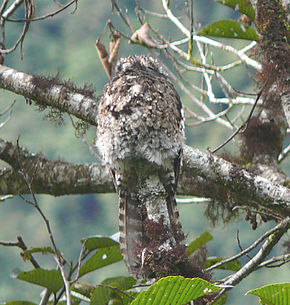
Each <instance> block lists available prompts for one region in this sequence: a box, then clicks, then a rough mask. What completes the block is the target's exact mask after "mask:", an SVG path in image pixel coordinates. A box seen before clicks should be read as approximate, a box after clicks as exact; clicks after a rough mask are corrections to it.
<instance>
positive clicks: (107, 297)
mask: <svg viewBox="0 0 290 305" xmlns="http://www.w3.org/2000/svg"><path fill="white" fill-rule="evenodd" d="M135 284H136V280H135V279H134V278H133V277H131V276H128V277H126V276H117V277H112V278H108V279H105V280H104V281H102V283H101V284H100V286H98V287H97V288H96V289H95V290H94V292H93V294H92V297H91V305H106V304H108V302H109V301H110V304H111V303H112V302H113V304H129V303H130V302H132V298H130V297H128V296H126V295H125V294H124V293H122V291H124V292H126V291H125V290H127V289H130V288H132V287H133V285H135ZM102 285H103V286H102ZM106 286H111V287H116V288H118V290H117V289H113V288H110V287H106ZM126 293H127V294H130V293H128V292H126Z"/></svg>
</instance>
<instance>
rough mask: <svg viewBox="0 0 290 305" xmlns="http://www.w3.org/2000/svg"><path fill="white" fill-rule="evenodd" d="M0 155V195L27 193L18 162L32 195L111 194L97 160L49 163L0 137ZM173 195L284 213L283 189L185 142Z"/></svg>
mask: <svg viewBox="0 0 290 305" xmlns="http://www.w3.org/2000/svg"><path fill="white" fill-rule="evenodd" d="M0 159H2V160H3V161H5V162H7V163H8V164H10V165H11V166H12V167H13V169H2V172H0V195H3V194H18V193H19V192H21V193H29V190H28V189H26V187H25V185H24V183H23V179H22V177H21V176H20V175H19V174H18V168H19V161H21V164H22V166H23V168H24V170H25V171H27V173H28V174H29V175H31V176H32V175H33V188H34V192H35V193H36V194H37V193H38V194H51V195H54V196H60V195H65V194H85V193H107V192H114V187H113V184H112V181H111V178H110V176H109V173H108V170H107V169H106V167H105V166H104V165H102V164H99V163H84V164H73V163H69V162H64V161H50V160H48V159H46V158H45V157H43V156H42V155H41V154H33V153H30V152H29V151H28V150H26V149H22V148H19V147H17V146H16V145H13V144H12V143H9V142H6V141H4V140H2V139H0ZM36 166H37V170H36V171H35V168H36ZM227 188H228V190H227ZM178 193H179V194H183V195H194V196H200V197H210V198H215V199H216V200H218V199H220V200H223V201H224V200H226V199H225V198H227V199H228V200H230V201H234V202H239V204H243V205H252V204H260V205H261V206H264V207H270V205H274V206H275V207H278V206H279V212H280V213H282V214H283V215H286V214H287V213H289V210H288V206H289V203H290V202H289V198H290V190H289V189H287V188H285V187H283V186H281V185H279V184H275V183H272V182H270V181H268V180H266V179H264V178H261V177H259V176H254V175H253V174H251V173H249V172H247V171H246V170H244V169H242V168H240V167H239V166H237V165H235V164H232V163H230V162H227V161H225V160H223V159H221V158H218V157H216V156H213V155H212V154H209V153H205V152H201V151H200V150H198V149H195V148H191V147H189V146H185V148H184V162H183V168H182V175H181V177H180V185H179V187H178ZM283 206H284V207H283Z"/></svg>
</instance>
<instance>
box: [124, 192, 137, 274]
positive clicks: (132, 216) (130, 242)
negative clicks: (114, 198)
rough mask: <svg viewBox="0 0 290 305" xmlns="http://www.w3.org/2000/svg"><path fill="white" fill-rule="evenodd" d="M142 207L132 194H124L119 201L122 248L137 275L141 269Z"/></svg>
mask: <svg viewBox="0 0 290 305" xmlns="http://www.w3.org/2000/svg"><path fill="white" fill-rule="evenodd" d="M142 226H143V225H142V215H141V208H140V207H138V205H137V202H136V201H134V200H132V199H131V196H130V194H126V195H124V197H123V198H120V202H119V231H120V249H121V253H122V255H123V258H124V262H125V264H126V265H127V267H128V268H129V273H131V274H133V275H136V274H137V273H138V271H139V270H140V267H141V266H140V253H138V252H140V251H141V250H140V249H141V248H142V240H143V239H142V238H143V228H142Z"/></svg>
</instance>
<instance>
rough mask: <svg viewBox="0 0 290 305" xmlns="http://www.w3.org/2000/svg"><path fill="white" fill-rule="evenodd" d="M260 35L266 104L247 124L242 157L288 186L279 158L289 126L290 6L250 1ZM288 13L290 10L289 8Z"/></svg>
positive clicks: (260, 83)
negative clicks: (289, 18) (289, 23)
mask: <svg viewBox="0 0 290 305" xmlns="http://www.w3.org/2000/svg"><path fill="white" fill-rule="evenodd" d="M251 3H252V5H253V7H254V9H255V13H256V19H255V24H256V27H257V30H258V32H259V35H260V41H259V44H258V47H257V54H259V61H260V62H261V64H262V71H261V73H260V74H259V75H257V85H258V86H259V87H261V88H262V87H263V91H262V96H261V97H262V100H263V104H262V105H260V106H259V109H258V111H257V113H256V115H255V116H254V117H253V118H252V119H251V121H250V122H249V124H248V128H247V130H246V131H245V132H244V134H243V136H242V139H243V143H242V147H243V148H242V151H241V153H242V158H243V159H244V162H245V163H248V164H250V170H251V171H252V172H253V173H255V174H256V175H261V176H262V177H264V178H266V179H269V180H270V181H273V182H276V183H285V179H287V178H286V175H285V174H284V173H283V172H282V171H281V170H280V168H279V166H278V156H279V154H280V153H281V151H282V148H283V141H284V138H285V136H286V132H287V128H288V127H289V117H290V114H289V111H290V106H289V101H290V91H289V76H290V69H289V56H290V47H289V38H290V32H289V30H288V26H289V25H288V20H287V14H288V13H289V12H287V7H286V6H283V4H282V3H281V1H278V0H251ZM288 10H289V7H288Z"/></svg>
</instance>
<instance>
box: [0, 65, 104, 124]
mask: <svg viewBox="0 0 290 305" xmlns="http://www.w3.org/2000/svg"><path fill="white" fill-rule="evenodd" d="M0 88H2V89H6V90H8V91H11V92H13V93H16V94H19V95H22V96H24V97H25V98H26V99H28V100H33V101H35V103H36V105H39V106H42V107H43V106H50V107H53V108H55V109H58V110H59V111H61V112H67V113H69V114H72V115H74V116H76V117H77V118H79V119H82V120H84V121H86V122H88V123H89V124H92V125H95V126H96V125H97V108H98V107H97V105H98V99H97V98H95V97H94V96H93V94H92V93H91V92H86V90H85V88H84V89H77V88H75V87H74V86H73V85H70V84H69V83H60V82H58V81H57V78H52V79H48V78H44V77H39V76H34V75H29V74H26V73H23V72H18V71H16V70H14V69H12V68H9V67H6V66H3V65H0Z"/></svg>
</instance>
